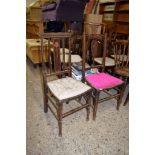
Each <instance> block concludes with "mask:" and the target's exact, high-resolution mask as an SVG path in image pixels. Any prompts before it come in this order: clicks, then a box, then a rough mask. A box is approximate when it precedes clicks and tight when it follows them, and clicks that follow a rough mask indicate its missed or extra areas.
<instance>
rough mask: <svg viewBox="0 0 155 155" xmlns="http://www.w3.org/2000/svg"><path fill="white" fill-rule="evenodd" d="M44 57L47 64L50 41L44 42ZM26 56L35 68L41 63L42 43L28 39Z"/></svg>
mask: <svg viewBox="0 0 155 155" xmlns="http://www.w3.org/2000/svg"><path fill="white" fill-rule="evenodd" d="M44 50H45V52H44V57H45V62H47V61H48V41H47V40H44ZM26 55H27V57H28V58H29V59H30V60H31V62H32V63H33V65H34V67H35V66H36V64H39V63H41V62H42V61H41V42H40V39H26Z"/></svg>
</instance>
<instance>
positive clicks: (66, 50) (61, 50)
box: [51, 48, 69, 54]
mask: <svg viewBox="0 0 155 155" xmlns="http://www.w3.org/2000/svg"><path fill="white" fill-rule="evenodd" d="M53 51H54V50H53V48H51V52H53ZM60 54H63V48H60ZM65 54H69V49H68V48H65Z"/></svg>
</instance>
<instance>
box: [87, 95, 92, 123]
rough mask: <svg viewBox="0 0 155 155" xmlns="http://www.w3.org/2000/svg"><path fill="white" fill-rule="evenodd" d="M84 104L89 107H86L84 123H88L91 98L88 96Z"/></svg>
mask: <svg viewBox="0 0 155 155" xmlns="http://www.w3.org/2000/svg"><path fill="white" fill-rule="evenodd" d="M86 102H87V104H88V105H89V106H88V107H86V111H87V117H86V121H89V115H90V106H91V97H90V96H89V97H88V98H87V101H86Z"/></svg>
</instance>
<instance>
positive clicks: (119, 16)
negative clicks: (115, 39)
mask: <svg viewBox="0 0 155 155" xmlns="http://www.w3.org/2000/svg"><path fill="white" fill-rule="evenodd" d="M113 21H114V26H115V31H116V32H117V33H121V34H124V35H128V34H129V1H128V0H116V6H115V13H114V19H113Z"/></svg>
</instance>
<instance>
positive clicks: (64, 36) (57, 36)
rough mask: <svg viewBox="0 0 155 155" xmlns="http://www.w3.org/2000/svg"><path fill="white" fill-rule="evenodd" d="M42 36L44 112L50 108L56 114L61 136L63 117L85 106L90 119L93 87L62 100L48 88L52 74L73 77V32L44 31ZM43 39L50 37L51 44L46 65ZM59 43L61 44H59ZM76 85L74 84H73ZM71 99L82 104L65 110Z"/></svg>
mask: <svg viewBox="0 0 155 155" xmlns="http://www.w3.org/2000/svg"><path fill="white" fill-rule="evenodd" d="M39 36H40V38H41V52H42V75H43V94H44V112H45V113H47V112H48V109H50V111H51V112H52V113H53V115H54V116H55V118H56V119H57V120H58V127H59V136H62V119H63V118H65V117H67V116H69V115H71V114H73V113H75V112H77V111H79V110H82V109H83V108H86V112H87V116H86V120H87V121H88V120H89V113H90V105H91V101H90V96H91V92H92V89H90V90H88V91H86V92H84V93H82V94H80V95H77V96H73V97H70V98H67V99H64V100H60V99H59V98H57V97H56V96H55V95H54V94H53V93H52V92H51V91H50V89H49V88H48V86H47V82H48V79H49V78H51V77H52V76H54V77H55V76H57V77H58V78H62V77H65V76H66V75H68V76H69V77H71V37H72V34H71V33H42V34H39ZM43 39H48V43H49V44H48V45H49V48H48V49H49V62H48V66H47V65H45V62H44V58H43V55H44V48H43ZM65 40H67V42H68V46H69V61H68V63H67V65H66V63H65V51H64V48H65V45H66V44H65V43H66V42H65ZM50 42H52V43H53V48H54V62H56V63H55V68H54V71H53V68H52V61H51V50H50V46H51V44H50ZM60 42H61V43H62V48H63V64H60V63H59V62H60V50H59V48H60ZM57 43H59V44H57ZM73 87H74V86H73ZM81 97H83V98H84V99H85V103H82V102H80V99H81ZM71 100H76V101H77V102H78V103H80V106H78V107H76V108H74V109H72V110H70V111H68V112H65V113H64V112H63V106H64V103H69V102H70V101H71ZM48 101H50V102H51V103H52V105H53V108H55V110H56V113H55V112H54V110H53V108H51V106H49V103H48Z"/></svg>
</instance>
